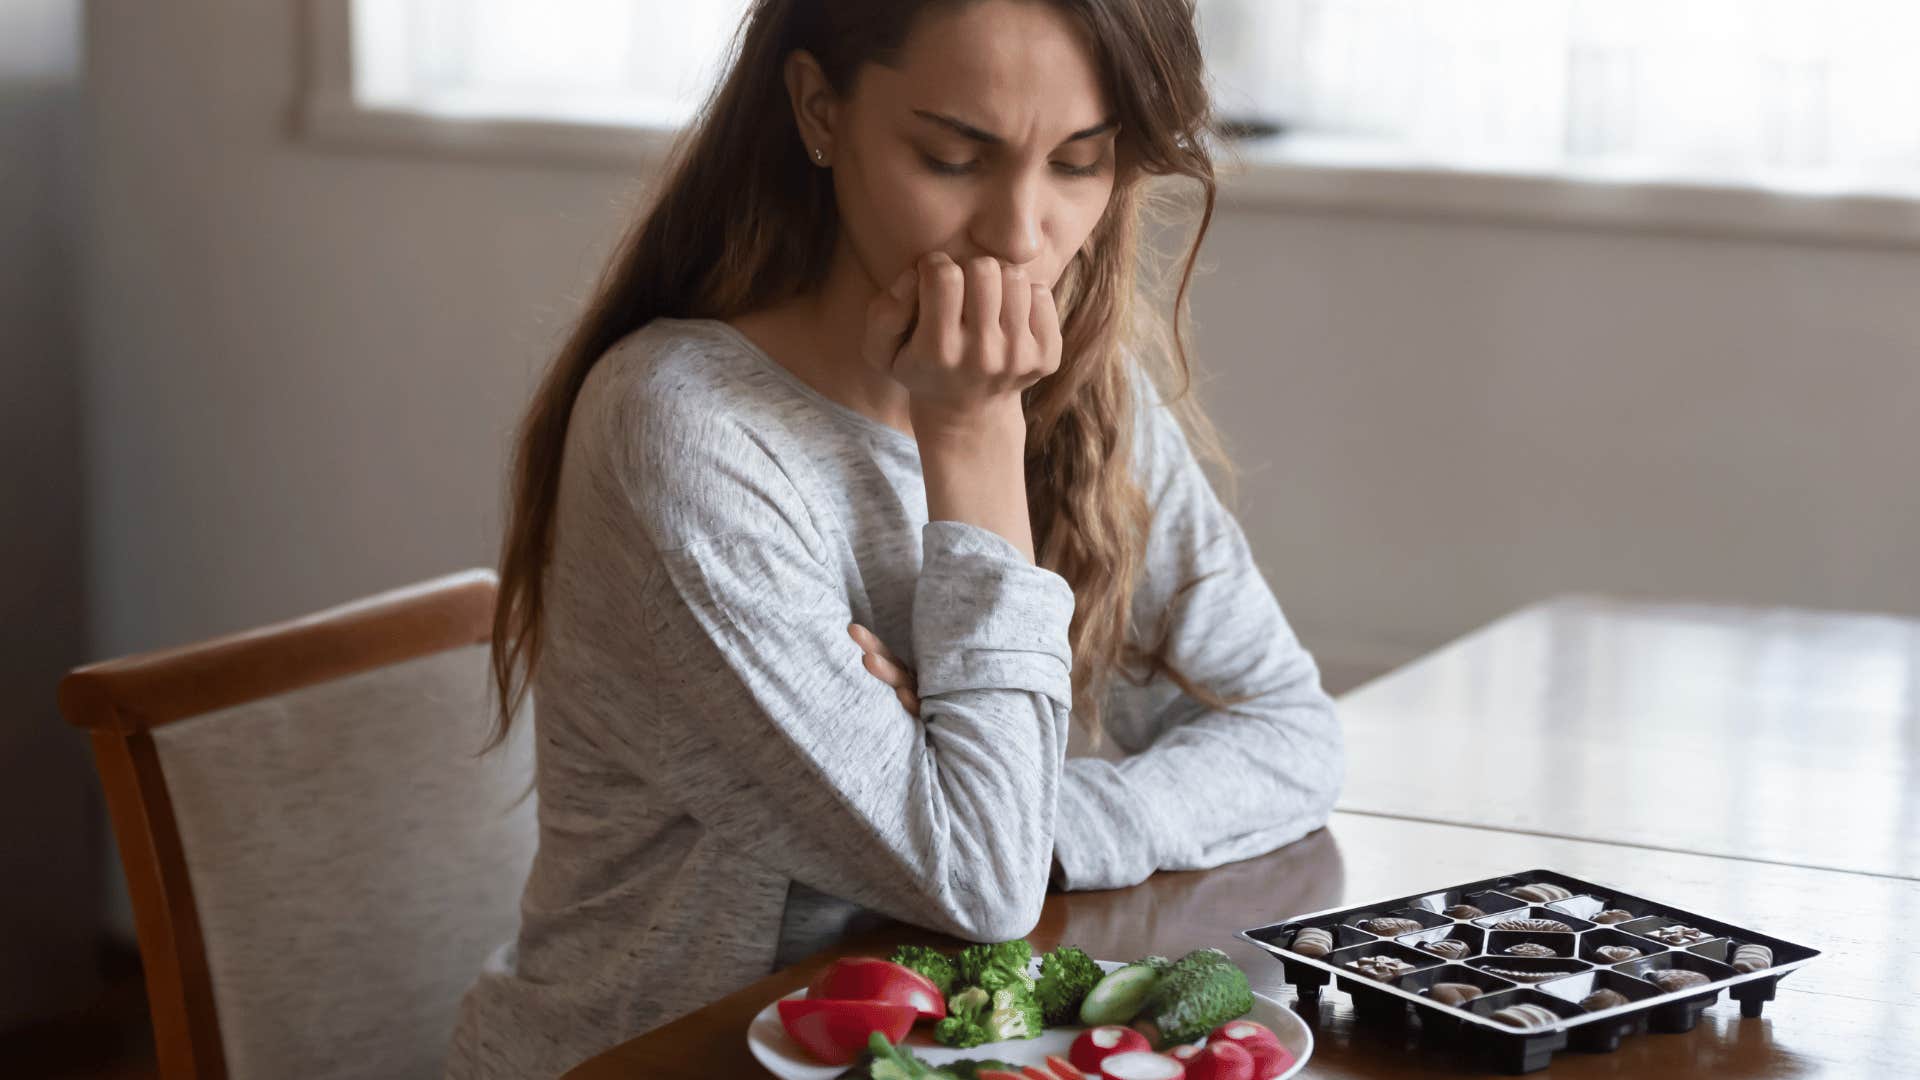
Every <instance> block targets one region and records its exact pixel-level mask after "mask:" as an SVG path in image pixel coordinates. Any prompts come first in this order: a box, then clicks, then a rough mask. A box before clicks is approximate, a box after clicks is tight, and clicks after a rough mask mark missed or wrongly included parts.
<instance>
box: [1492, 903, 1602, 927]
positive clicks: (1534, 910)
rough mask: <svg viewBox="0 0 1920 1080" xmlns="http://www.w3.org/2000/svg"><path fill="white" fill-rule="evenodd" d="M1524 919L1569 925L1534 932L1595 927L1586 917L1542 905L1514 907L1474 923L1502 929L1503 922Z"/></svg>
mask: <svg viewBox="0 0 1920 1080" xmlns="http://www.w3.org/2000/svg"><path fill="white" fill-rule="evenodd" d="M1522 919H1551V920H1553V921H1554V922H1557V923H1563V924H1565V925H1566V927H1567V929H1565V930H1552V931H1532V932H1534V933H1554V934H1575V933H1579V932H1580V931H1582V930H1591V929H1593V924H1592V923H1590V922H1588V921H1587V920H1585V919H1582V918H1580V917H1579V916H1576V915H1569V914H1567V913H1566V912H1564V911H1555V910H1553V909H1552V908H1548V907H1540V906H1535V907H1527V908H1514V909H1513V910H1512V911H1503V912H1501V913H1500V914H1498V915H1488V916H1485V917H1483V918H1479V919H1475V920H1473V925H1475V926H1478V927H1482V928H1484V929H1487V930H1500V929H1503V927H1502V926H1501V924H1502V923H1507V922H1514V921H1517V920H1522ZM1523 932H1525V931H1523Z"/></svg>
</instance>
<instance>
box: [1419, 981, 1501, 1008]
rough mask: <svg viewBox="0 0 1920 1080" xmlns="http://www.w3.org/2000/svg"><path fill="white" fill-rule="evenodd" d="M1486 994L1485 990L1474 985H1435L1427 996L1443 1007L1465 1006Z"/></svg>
mask: <svg viewBox="0 0 1920 1080" xmlns="http://www.w3.org/2000/svg"><path fill="white" fill-rule="evenodd" d="M1484 993H1486V991H1485V990H1482V989H1480V988H1479V987H1477V986H1475V985H1473V984H1472V983H1434V984H1433V989H1431V990H1428V991H1427V996H1428V997H1430V998H1432V999H1433V1000H1435V1001H1437V1002H1439V1003H1440V1004H1442V1005H1465V1004H1466V1003H1467V1002H1469V1001H1472V1000H1473V999H1474V998H1477V997H1479V996H1480V995H1481V994H1484Z"/></svg>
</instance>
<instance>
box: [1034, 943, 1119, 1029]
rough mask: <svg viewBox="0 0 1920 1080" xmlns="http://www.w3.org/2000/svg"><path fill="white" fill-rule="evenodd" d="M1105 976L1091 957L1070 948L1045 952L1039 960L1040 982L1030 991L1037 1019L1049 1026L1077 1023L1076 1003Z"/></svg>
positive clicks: (1065, 947)
mask: <svg viewBox="0 0 1920 1080" xmlns="http://www.w3.org/2000/svg"><path fill="white" fill-rule="evenodd" d="M1105 975H1106V972H1104V971H1101V970H1100V965H1099V964H1096V963H1094V962H1093V957H1091V956H1088V955H1087V954H1086V953H1085V952H1084V951H1082V950H1081V949H1078V948H1076V947H1074V946H1072V945H1063V946H1061V947H1060V948H1058V949H1055V950H1053V951H1052V952H1050V953H1048V954H1047V955H1046V956H1044V957H1042V958H1041V960H1040V979H1039V981H1038V982H1037V983H1035V985H1034V989H1033V996H1034V1000H1036V1001H1038V1002H1039V1003H1040V1014H1041V1016H1043V1017H1044V1018H1045V1019H1046V1022H1047V1024H1048V1025H1049V1026H1057V1025H1060V1024H1072V1023H1077V1022H1078V1021H1079V1018H1080V1003H1081V1002H1083V1001H1085V1000H1086V999H1087V993H1088V991H1090V990H1092V989H1093V988H1094V987H1095V986H1096V985H1098V984H1099V982H1100V980H1101V978H1102V977H1103V976H1105Z"/></svg>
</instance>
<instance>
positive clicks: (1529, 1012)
mask: <svg viewBox="0 0 1920 1080" xmlns="http://www.w3.org/2000/svg"><path fill="white" fill-rule="evenodd" d="M1493 1018H1494V1019H1495V1020H1498V1021H1500V1022H1501V1023H1503V1024H1510V1025H1512V1026H1513V1027H1518V1028H1530V1027H1545V1026H1546V1025H1548V1024H1551V1023H1554V1022H1555V1021H1557V1020H1559V1019H1560V1017H1558V1016H1556V1015H1555V1014H1554V1011H1553V1010H1552V1009H1549V1008H1547V1007H1546V1006H1545V1005H1509V1006H1508V1007H1506V1008H1504V1009H1501V1010H1500V1011H1499V1012H1497V1013H1494V1014H1493Z"/></svg>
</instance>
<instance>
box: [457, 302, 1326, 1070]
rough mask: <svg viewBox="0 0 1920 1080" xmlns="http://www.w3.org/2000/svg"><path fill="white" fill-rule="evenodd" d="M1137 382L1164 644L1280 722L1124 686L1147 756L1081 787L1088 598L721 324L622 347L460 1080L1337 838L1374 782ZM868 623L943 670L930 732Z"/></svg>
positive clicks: (570, 1058) (549, 631)
mask: <svg viewBox="0 0 1920 1080" xmlns="http://www.w3.org/2000/svg"><path fill="white" fill-rule="evenodd" d="M1135 385H1136V387H1137V388H1138V396H1139V398H1140V401H1139V406H1140V407H1139V409H1138V412H1137V414H1136V425H1137V426H1136V432H1137V435H1136V451H1137V452H1136V457H1135V468H1136V469H1137V470H1138V475H1139V476H1140V477H1141V480H1142V483H1143V484H1144V487H1145V490H1146V493H1147V496H1148V499H1149V501H1150V504H1151V505H1152V507H1153V508H1154V511H1155V513H1154V523H1153V528H1152V533H1151V538H1150V542H1149V546H1148V551H1147V561H1146V568H1145V572H1144V574H1143V577H1142V579H1141V581H1140V583H1139V586H1138V588H1137V589H1136V591H1135V594H1134V597H1133V621H1134V625H1135V627H1137V628H1139V630H1138V632H1139V633H1142V634H1147V633H1151V632H1153V631H1154V630H1155V629H1156V628H1158V627H1159V626H1161V625H1162V618H1163V616H1170V620H1171V621H1170V625H1171V627H1172V636H1171V639H1170V641H1171V658H1172V660H1173V661H1174V663H1175V665H1176V666H1177V667H1179V668H1180V669H1181V670H1182V671H1184V672H1185V673H1186V674H1187V675H1189V676H1190V677H1192V678H1194V679H1196V680H1197V681H1199V682H1200V683H1202V684H1203V685H1208V686H1210V687H1211V688H1213V689H1215V690H1216V691H1218V692H1220V693H1222V694H1224V695H1226V696H1239V695H1243V694H1256V695H1258V696H1257V697H1256V698H1255V700H1253V701H1251V702H1250V703H1248V704H1246V705H1243V706H1240V707H1239V708H1238V709H1236V710H1235V711H1234V712H1232V713H1221V712H1212V711H1208V710H1206V709H1204V708H1202V707H1201V706H1200V705H1199V704H1198V703H1197V702H1195V701H1194V700H1193V699H1191V698H1190V697H1188V696H1187V695H1185V694H1184V693H1182V692H1180V691H1179V689H1178V688H1177V687H1175V686H1173V685H1172V684H1171V683H1170V682H1168V681H1167V680H1165V679H1157V680H1155V681H1153V682H1151V683H1149V684H1148V685H1147V686H1146V687H1144V688H1142V687H1137V686H1134V685H1133V684H1131V683H1129V682H1126V681H1124V680H1121V679H1116V681H1115V689H1114V690H1113V692H1112V693H1111V695H1110V696H1109V698H1108V699H1107V700H1106V701H1105V703H1104V705H1105V709H1106V712H1105V724H1106V729H1107V731H1108V733H1109V735H1110V737H1111V738H1112V740H1113V743H1114V747H1115V752H1116V753H1117V754H1118V755H1120V756H1117V757H1115V758H1108V757H1101V756H1092V755H1086V754H1076V755H1075V756H1072V757H1069V755H1068V726H1069V725H1068V713H1069V709H1070V707H1071V704H1072V693H1071V689H1070V682H1069V675H1070V671H1071V665H1072V657H1071V654H1070V651H1069V648H1068V644H1067V628H1068V624H1069V622H1070V620H1071V619H1072V616H1073V605H1074V597H1073V591H1072V590H1071V589H1070V588H1069V587H1068V585H1067V582H1066V580H1065V579H1063V578H1061V577H1060V576H1059V575H1057V574H1055V573H1053V572H1052V571H1049V570H1045V569H1041V568H1039V567H1036V566H1034V565H1032V564H1030V563H1028V562H1027V561H1026V560H1025V559H1024V558H1023V557H1022V556H1021V554H1020V553H1019V551H1018V549H1016V548H1015V547H1014V546H1013V544H1011V543H1010V542H1008V541H1007V540H1006V539H1005V538H1003V537H1001V536H999V535H998V534H995V533H993V532H990V531H988V530H986V529H982V528H979V527H976V526H972V525H968V524H964V523H961V522H954V521H934V522H929V521H928V520H927V507H926V491H925V487H924V485H923V481H922V478H921V473H920V459H919V452H918V446H917V444H916V443H915V442H914V441H913V439H912V438H911V437H909V436H907V435H905V434H903V433H902V432H899V431H897V430H894V429H893V428H890V427H888V426H886V425H885V424H882V423H879V422H877V421H875V420H872V419H870V418H868V417H866V416H863V415H861V414H859V413H857V412H854V411H853V410H851V409H848V408H846V407H844V406H842V405H840V404H838V403H836V402H834V401H832V400H830V399H829V398H827V397H825V396H824V395H821V394H819V393H818V392H816V391H815V390H813V389H812V388H811V387H809V386H808V385H807V384H805V383H804V382H802V381H800V380H799V379H798V378H797V377H795V376H794V375H793V374H792V373H791V372H789V371H787V370H786V369H785V368H783V367H781V366H780V365H779V364H778V363H776V362H774V361H773V360H772V359H771V358H770V357H768V356H767V355H766V354H765V353H763V352H761V351H760V350H759V349H758V348H756V347H755V346H754V345H753V344H752V343H751V342H749V341H748V340H747V339H746V338H745V337H743V336H741V335H740V334H738V333H737V332H735V331H734V330H733V329H732V328H731V327H729V326H727V325H726V324H725V323H721V322H718V321H711V320H672V319H660V320H656V321H654V322H653V323H650V324H649V325H647V326H646V327H644V328H642V329H641V330H639V331H637V332H635V333H634V334H631V335H629V336H628V337H627V338H625V339H623V340H622V341H621V342H619V343H618V344H617V345H615V346H614V347H613V348H612V349H611V350H609V352H608V354H607V355H606V356H605V357H603V358H602V360H601V361H600V362H599V363H598V364H597V365H596V366H595V367H594V369H593V371H592V373H591V374H590V375H589V376H588V378H587V381H586V384H585V386H584V387H583V388H582V390H581V393H580V398H579V401H578V404H577V405H576V406H575V407H574V411H573V415H572V420H571V425H570V428H569V432H568V436H567V448H566V461H565V466H564V468H563V470H562V478H561V485H560V497H559V508H558V519H557V521H558V524H557V530H556V536H555V550H554V553H553V561H552V564H551V566H550V568H549V570H548V572H547V577H546V596H545V612H546V644H545V653H544V656H543V658H542V662H541V667H540V669H539V673H538V675H537V676H536V679H535V684H534V709H533V713H534V723H535V724H536V731H537V736H538V740H537V746H538V783H539V812H540V847H539V853H538V855H537V856H536V857H535V859H534V863H533V868H532V871H531V873H530V875H529V878H528V881H527V886H526V891H525V894H524V896H523V898H522V902H521V924H520V932H519V935H518V939H517V941H514V942H509V943H507V944H504V945H502V946H501V948H500V949H499V950H498V951H497V952H496V953H495V954H494V955H493V957H491V958H490V959H489V961H488V962H487V965H486V967H485V969H484V970H483V971H482V972H481V974H480V976H479V979H478V981H477V983H476V984H475V985H474V987H473V988H472V989H471V990H470V991H469V992H468V994H467V996H466V998H465V1000H464V1001H463V1002H462V1006H461V1015H460V1020H459V1023H458V1027H457V1029H456V1031H455V1034H454V1041H453V1047H452V1052H451V1055H450V1059H449V1065H448V1071H447V1075H448V1076H449V1077H450V1078H457V1080H465V1078H468V1077H488V1078H492V1077H516V1078H517V1077H543V1078H544V1077H549V1076H553V1075H556V1074H558V1073H560V1072H562V1071H564V1070H565V1069H567V1068H569V1067H571V1066H573V1065H574V1064H577V1063H578V1062H580V1061H581V1060H583V1059H585V1058H587V1057H590V1056H592V1055H593V1054H594V1053H596V1052H598V1051H600V1050H602V1049H604V1048H606V1047H609V1046H612V1045H614V1044H616V1043H619V1042H621V1041H623V1040H625V1039H628V1038H631V1037H633V1036H635V1035H638V1034H641V1033H643V1032H646V1031H648V1030H651V1029H653V1028H655V1027H658V1026H660V1025H662V1024H664V1023H666V1022H668V1021H670V1020H673V1019H675V1018H677V1017H680V1016H682V1015H684V1014H686V1013H689V1012H691V1011H693V1010H695V1009H697V1008H699V1007H700V1006H702V1005H705V1004H707V1003H709V1002H711V1001H713V1000H715V999H717V998H720V997H723V996H725V995H726V994H728V993H731V992H732V991H734V990H737V989H739V988H740V987H742V986H744V985H746V984H748V983H750V982H753V981H755V980H757V979H760V978H762V977H764V976H766V975H767V974H768V973H769V972H771V971H773V970H776V969H777V968H779V967H782V966H785V965H786V964H789V963H791V962H793V961H795V960H798V959H800V958H802V957H804V956H806V955H808V954H809V953H811V952H813V951H815V950H817V949H819V948H822V947H825V946H826V945H828V944H831V943H832V941H833V940H834V939H835V938H837V937H838V936H840V935H841V934H844V933H847V932H849V931H851V930H854V929H858V928H859V927H860V926H862V925H864V924H866V923H868V922H872V921H875V920H877V919H879V918H881V917H884V916H891V917H893V918H897V919H902V920H906V921H908V922H912V923H915V924H918V925H921V926H926V927H931V928H933V929H936V930H940V931H944V932H946V933H949V934H953V935H956V936H958V937H961V938H966V939H970V940H975V941H1000V940H1006V939H1010V938H1017V937H1023V936H1025V935H1026V934H1027V933H1028V932H1029V931H1031V930H1032V928H1033V927H1034V925H1035V924H1036V923H1037V922H1038V920H1039V916H1040V909H1041V904H1042V902H1043V901H1044V900H1045V897H1046V892H1047V886H1048V876H1049V869H1050V867H1051V863H1052V860H1053V858H1054V856H1055V855H1056V854H1057V856H1058V858H1059V860H1060V863H1061V866H1062V868H1063V869H1064V872H1065V886H1066V887H1067V888H1069V889H1111V888H1120V887H1123V886H1128V885H1133V884H1135V883H1137V882H1140V881H1142V880H1144V879H1146V878H1147V877H1148V876H1149V875H1151V874H1152V873H1153V872H1154V871H1156V870H1192V869H1202V868H1207V867H1212V866H1217V865H1220V864H1222V863H1227V862H1232V861H1235V860H1238V859H1245V858H1249V857H1252V856H1255V855H1259V854H1262V853H1265V852H1267V851H1270V850H1272V849H1274V848H1276V847H1278V846H1280V845H1282V844H1286V843H1289V842H1291V841H1293V840H1295V839H1298V838H1299V837H1301V836H1303V835H1305V834H1306V833H1308V832H1311V831H1312V830H1314V829H1316V828H1318V827H1320V826H1321V825H1322V824H1324V823H1325V821H1326V819H1327V814H1328V812H1329V810H1330V808H1331V807H1332V805H1333V802H1334V798H1335V795H1336V794H1337V792H1338V789H1339V786H1340V781H1341V777H1342V772H1343V768H1344V757H1343V750H1342V743H1341V737H1340V731H1339V727H1338V724H1337V722H1336V720H1335V718H1334V714H1333V710H1332V706H1331V703H1330V702H1329V701H1328V699H1327V697H1326V695H1325V694H1324V693H1323V692H1322V691H1321V688H1320V681H1319V673H1318V671H1317V669H1316V668H1315V666H1314V663H1313V660H1312V659H1311V658H1310V657H1309V656H1308V654H1307V653H1306V652H1305V651H1304V650H1303V649H1302V648H1301V647H1300V644H1299V642H1298V641H1297V639H1296V638H1295V636H1294V634H1293V632H1292V630H1291V629H1290V628H1289V627H1288V625H1287V622H1286V620H1285V618H1284V617H1283V616H1282V615H1281V612H1280V608H1279V606H1278V604H1277V603H1276V602H1275V601H1274V597H1273V593H1272V592H1271V590H1270V589H1269V588H1268V586H1267V583H1266V581H1265V580H1264V579H1263V578H1262V576H1261V573H1260V570H1259V569H1258V568H1257V567H1256V566H1255V564H1254V561H1253V558H1252V556H1251V554H1250V552H1249V551H1248V548H1247V543H1246V539H1245V537H1244V536H1243V534H1242V532H1241V530H1240V528H1239V525H1238V524H1237V523H1236V522H1235V521H1234V519H1233V517H1232V516H1231V515H1230V514H1229V513H1228V512H1227V511H1226V510H1225V509H1224V508H1223V507H1222V505H1221V504H1220V502H1219V500H1218V499H1216V498H1215V495H1214V492H1213V489H1212V487H1211V486H1210V485H1209V482H1208V480H1207V478H1206V476H1205V474H1204V473H1203V472H1202V471H1201V470H1200V468H1199V466H1198V464H1197V463H1196V462H1195V460H1194V458H1193V455H1192V452H1191V451H1190V449H1189V447H1188V444H1187V441H1186V439H1185V437H1184V435H1183V434H1182V432H1181V430H1180V427H1179V425H1178V423H1177V422H1176V421H1175V419H1174V418H1173V416H1172V414H1171V413H1170V412H1169V411H1168V410H1167V409H1166V408H1165V407H1164V406H1163V405H1161V404H1160V403H1159V400H1158V398H1157V397H1156V396H1153V391H1152V390H1151V389H1150V386H1151V384H1150V383H1149V382H1148V381H1146V379H1145V378H1144V376H1141V375H1139V374H1138V373H1137V372H1136V382H1135ZM1196 582H1197V584H1196ZM1183 586H1185V587H1183ZM853 622H858V623H861V624H862V625H865V626H867V627H868V628H870V629H872V630H873V631H874V632H875V633H876V634H878V635H879V637H880V638H881V639H882V640H883V641H885V642H886V643H887V645H888V647H890V648H891V649H892V650H893V652H894V653H895V655H897V656H898V657H899V658H900V659H901V660H902V661H903V662H904V663H906V664H907V665H908V666H909V667H912V668H913V669H914V670H915V672H916V674H917V677H918V680H919V694H920V699H921V703H920V715H919V717H917V718H916V717H913V716H910V715H908V714H907V712H906V711H905V710H904V709H902V708H901V706H900V702H899V700H898V698H897V697H896V696H895V695H894V692H893V691H892V690H891V689H889V688H888V687H887V686H885V685H884V684H882V683H881V682H880V680H878V679H877V678H875V677H874V676H873V675H872V674H870V673H869V672H868V671H867V670H866V669H865V668H864V667H863V666H862V664H861V649H860V647H859V645H858V644H857V643H855V642H854V641H853V639H852V638H851V637H849V636H848V633H847V626H848V624H849V623H853ZM1076 749H1077V748H1076ZM741 1037H742V1038H745V1033H744V1032H742V1033H741Z"/></svg>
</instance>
